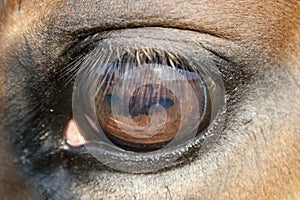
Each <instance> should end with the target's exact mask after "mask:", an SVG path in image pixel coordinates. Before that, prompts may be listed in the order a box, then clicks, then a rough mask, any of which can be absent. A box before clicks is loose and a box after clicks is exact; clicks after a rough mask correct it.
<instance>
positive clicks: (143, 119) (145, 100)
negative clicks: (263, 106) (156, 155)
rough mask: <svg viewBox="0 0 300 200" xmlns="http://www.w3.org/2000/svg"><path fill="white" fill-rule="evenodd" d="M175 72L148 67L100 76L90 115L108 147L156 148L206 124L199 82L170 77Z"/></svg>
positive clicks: (204, 94) (186, 75) (188, 77)
mask: <svg viewBox="0 0 300 200" xmlns="http://www.w3.org/2000/svg"><path fill="white" fill-rule="evenodd" d="M176 70H177V69H176ZM176 70H175V71H174V69H171V68H170V69H168V70H160V68H159V67H156V68H155V67H154V68H153V70H152V69H151V67H150V68H149V66H148V70H140V71H139V72H138V73H135V74H134V75H133V74H130V73H129V75H128V74H127V76H126V75H125V74H124V73H120V71H119V70H118V69H114V70H111V71H110V72H109V73H106V75H105V76H102V77H100V82H101V84H100V85H99V88H98V90H97V94H96V97H95V102H96V103H95V112H96V116H97V119H98V121H99V123H100V126H101V128H102V130H103V131H104V133H105V134H106V136H107V137H108V138H109V139H110V140H111V141H112V142H113V143H114V144H116V145H118V146H120V147H122V148H124V149H127V150H134V151H150V150H156V149H159V148H162V147H163V146H165V145H167V144H168V143H169V142H171V141H172V140H173V139H174V138H175V137H185V136H186V134H190V132H191V131H194V132H195V131H196V134H197V133H199V132H200V131H202V130H203V129H205V128H206V127H207V126H208V122H207V121H208V120H207V119H208V118H209V115H208V114H207V112H206V109H207V102H208V101H207V91H206V87H205V84H203V81H202V80H201V79H200V78H201V77H200V76H195V74H194V73H191V72H185V71H183V72H182V71H181V74H180V75H174V73H177V74H178V72H177V71H176ZM190 74H192V75H193V76H191V75H190ZM124 76H125V77H126V78H124ZM178 77H179V78H178ZM195 106H196V107H195ZM195 108H196V109H195ZM195 112H196V114H195Z"/></svg>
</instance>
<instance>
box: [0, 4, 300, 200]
mask: <svg viewBox="0 0 300 200" xmlns="http://www.w3.org/2000/svg"><path fill="white" fill-rule="evenodd" d="M57 2H58V1H47V2H45V4H40V5H38V3H36V4H35V6H33V5H32V4H31V3H30V1H29V0H26V1H23V2H22V7H21V8H22V9H21V11H20V12H19V13H18V12H15V11H14V10H15V9H18V8H19V7H18V4H14V1H10V2H9V5H8V7H9V6H11V9H8V11H7V13H9V15H8V14H7V15H3V16H4V18H5V20H1V21H2V22H3V21H5V24H1V28H0V30H1V32H0V41H5V43H4V45H3V46H1V47H0V57H1V60H2V61H0V64H1V67H2V66H5V67H7V68H8V67H9V66H8V64H9V62H8V58H7V57H9V55H11V54H14V53H13V52H11V51H12V49H14V48H13V47H15V45H17V44H22V43H24V37H26V38H27V39H28V41H29V45H30V46H31V47H34V49H33V52H34V53H35V55H37V56H34V59H35V61H36V62H37V63H45V62H46V60H47V59H49V57H50V58H52V59H55V58H57V57H59V55H61V52H62V51H63V49H64V48H65V46H64V45H65V44H66V43H68V42H70V41H72V40H73V39H74V38H76V34H77V33H81V32H83V30H84V29H87V28H88V29H90V28H93V27H95V26H98V27H99V29H95V30H94V31H99V30H104V29H107V28H108V29H113V28H118V29H119V28H125V27H127V26H131V27H139V26H146V25H147V26H166V27H180V28H182V29H185V28H187V29H191V30H197V31H200V32H201V31H203V32H205V33H213V34H214V35H217V36H219V37H220V38H221V39H220V40H222V38H223V37H224V38H226V39H227V40H230V41H231V40H233V41H235V44H238V45H242V44H244V45H245V47H246V48H245V49H246V50H247V51H249V52H251V51H250V50H251V47H253V48H254V49H255V53H253V54H252V55H249V56H250V57H247V58H245V59H244V62H245V63H246V62H248V65H250V66H251V64H252V63H251V62H254V61H252V60H253V59H256V58H257V59H258V60H259V61H256V62H259V63H260V66H263V64H265V66H264V67H265V68H264V69H261V73H263V72H264V74H263V75H262V77H263V78H264V79H262V80H261V81H260V82H257V80H258V79H259V78H257V80H253V81H252V82H251V83H249V85H248V88H246V89H244V90H243V91H242V92H244V93H245V92H249V94H246V93H245V94H244V96H245V98H244V99H242V101H241V102H240V103H238V104H237V105H235V107H234V108H232V110H234V112H233V113H229V116H230V119H232V120H231V121H230V122H229V123H230V124H228V125H227V129H226V130H225V131H224V136H223V137H224V138H222V139H221V140H220V141H218V144H217V145H215V146H214V147H213V148H212V149H211V150H210V152H208V153H207V154H206V155H203V157H201V158H200V159H199V160H196V161H195V162H193V163H191V164H189V165H186V166H183V167H182V168H179V169H178V168H176V169H173V170H170V171H167V172H164V173H161V174H151V175H131V174H122V173H115V172H106V171H104V172H103V173H99V171H92V172H91V173H90V174H88V177H84V179H90V180H92V182H91V183H90V184H89V185H80V184H79V185H76V184H75V185H74V189H73V190H72V191H74V192H78V194H76V196H77V197H78V198H81V199H90V198H91V197H92V198H93V199H99V198H112V199H114V198H115V199H120V198H121V197H123V198H124V199H131V198H137V199H145V198H146V199H158V198H160V199H165V198H169V194H172V199H189V198H190V199H289V198H296V197H295V196H296V195H297V194H298V195H299V192H297V191H299V190H300V187H299V182H300V174H299V169H300V160H299V158H300V153H299V152H300V149H299V142H300V138H299V135H300V134H299V125H298V119H299V118H300V116H299V110H300V108H299V105H298V101H299V98H298V97H299V96H300V92H299V80H300V79H299V74H300V73H299V65H300V63H299V57H300V55H299V42H298V43H297V42H295V41H299V32H300V31H299V27H296V26H297V25H298V26H299V23H298V24H297V22H299V12H297V10H300V9H299V5H300V3H299V2H297V3H294V4H293V5H294V6H289V4H288V2H287V1H265V2H262V1H252V2H249V1H236V2H234V1H199V2H200V4H199V5H198V4H197V3H192V1H178V0H176V1H173V2H171V3H170V2H159V3H158V2H157V1H151V2H150V1H145V3H144V4H139V3H137V2H135V1H127V2H126V3H124V2H125V1H122V2H120V1H110V2H109V3H107V1H102V2H100V3H99V7H101V6H103V7H105V9H104V11H103V12H100V11H99V10H101V9H99V7H97V5H96V6H94V5H95V4H96V3H95V1H93V2H92V1H85V2H80V1H69V2H67V1H64V2H63V4H61V5H60V6H57V5H56V4H57ZM291 2H295V1H291ZM64 3H65V4H64ZM101 3H102V4H101ZM74 4H76V6H74ZM85 4H86V5H85ZM91 4H93V6H94V9H95V10H92V8H91V6H90V5H91ZM124 4H125V5H124ZM77 5H78V6H77ZM158 5H159V6H158ZM290 5H291V4H290ZM193 6H196V8H195V7H193ZM210 7H213V9H211V8H210ZM111 8H113V9H115V11H112V9H111ZM36 10H39V11H36ZM182 10H185V11H188V13H189V14H188V15H187V14H186V12H183V11H182ZM294 10H296V11H294ZM78 12H82V13H78ZM283 13H284V14H283ZM100 14H102V15H100ZM98 15H100V17H99V16H98ZM3 16H2V17H3ZM23 16H26V17H23ZM171 18H172V19H171ZM198 18H200V20H199V19H198ZM103 19H105V20H103ZM133 19H134V20H133ZM220 19H222V20H224V23H223V24H220V23H219V22H220ZM191 21H192V22H194V23H195V24H191ZM206 23H207V24H206ZM83 24H85V27H83V26H82V25H83ZM3 30H5V31H3ZM45 30H46V32H44V31H45ZM293 30H294V31H293ZM47 31H48V32H47ZM51 31H54V33H52V32H51ZM55 31H56V32H55ZM51 34H53V35H51ZM65 36H67V38H65ZM202 39H203V38H201V40H202ZM208 40H209V39H208ZM216 40H217V39H216ZM215 43H217V42H215ZM215 43H214V42H211V44H210V45H211V46H212V47H213V46H214V45H215ZM1 45H2V44H1ZM46 45H48V48H44V47H45V46H46ZM206 45H207V46H209V44H208V43H206ZM20 46H21V45H20ZM228 46H230V45H228ZM21 47H22V46H21ZM221 48H223V49H226V45H225V47H221ZM49 50H51V51H49ZM238 50H240V49H238ZM238 50H237V53H238V52H239V51H238ZM224 52H225V51H224ZM297 52H298V53H297ZM47 53H48V54H49V55H47V56H45V55H46V54H47ZM6 56H7V57H6ZM251 56H252V57H251ZM272 63H276V64H278V65H273V64H272ZM292 66H294V67H292ZM3 68H4V67H2V68H0V77H1V75H4V73H2V72H3V71H1V70H3ZM273 70H274V71H273ZM285 72H286V73H285ZM1 80H3V78H0V81H1ZM0 85H1V86H2V87H3V85H4V84H3V83H2V84H0ZM266 94H267V95H266ZM291 94H292V95H291ZM1 96H2V95H1ZM1 103H2V102H1ZM2 105H3V104H2ZM0 109H3V107H0ZM0 113H3V112H2V110H1V112H0ZM1 117H3V116H1ZM249 119H251V121H250V123H248V124H246V125H245V124H244V122H245V121H249ZM1 121H2V120H1ZM287 122H289V124H288V126H286V123H287ZM283 133H284V134H283ZM2 135H3V134H2ZM2 141H3V140H2ZM3 143H4V142H3ZM3 145H4V144H3ZM4 159H6V158H4ZM191 174H192V175H191ZM185 183H189V184H185ZM157 188H160V190H157ZM165 188H168V190H169V191H170V193H169V192H168V191H166V189H165ZM0 192H1V190H0ZM2 193H3V192H2ZM2 193H1V194H2Z"/></svg>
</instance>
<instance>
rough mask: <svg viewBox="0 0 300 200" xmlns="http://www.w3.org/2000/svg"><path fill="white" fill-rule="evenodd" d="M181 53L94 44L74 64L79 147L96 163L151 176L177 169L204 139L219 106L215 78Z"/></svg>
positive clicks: (218, 85) (208, 66) (220, 96)
mask: <svg viewBox="0 0 300 200" xmlns="http://www.w3.org/2000/svg"><path fill="white" fill-rule="evenodd" d="M116 46H117V45H116ZM180 48H181V47H180ZM180 48H178V50H179V51H175V53H173V52H172V53H171V52H170V51H166V50H161V49H164V48H163V47H160V48H157V49H156V48H140V49H136V48H125V47H123V48H121V47H119V46H117V47H115V48H112V47H111V41H108V42H107V43H105V42H104V41H101V45H99V46H98V47H97V48H96V49H95V50H94V51H93V52H91V53H90V54H89V55H88V57H87V58H86V59H85V61H84V62H83V63H82V64H81V68H80V70H79V72H78V74H77V77H76V81H75V86H74V91H73V116H74V119H75V121H76V124H77V126H78V127H79V129H80V131H81V133H82V135H83V136H84V138H85V140H87V141H89V142H88V144H87V145H85V147H86V149H87V150H88V152H90V153H91V154H92V155H94V156H95V157H96V158H97V159H98V160H100V161H101V162H102V163H104V164H106V165H109V166H110V167H112V168H114V169H117V170H121V171H127V172H150V171H157V170H159V169H162V168H165V167H169V166H172V165H175V164H178V163H180V159H179V158H180V157H181V156H182V155H183V153H185V152H186V151H188V149H189V147H191V146H192V145H194V144H196V143H199V142H200V140H201V141H203V140H204V139H205V138H207V137H209V136H210V130H211V129H214V128H215V125H216V124H217V123H216V120H218V119H217V116H218V115H219V114H220V112H221V110H222V108H223V105H224V87H223V82H222V79H221V76H220V74H219V72H218V71H217V70H216V69H215V68H216V67H215V66H213V65H211V63H209V62H204V63H203V62H200V61H199V58H197V57H196V59H194V58H190V57H188V56H187V54H185V53H184V52H185V51H184V50H182V49H180ZM187 48H189V47H187ZM173 51H174V49H173ZM204 55H205V56H206V59H207V58H208V57H207V52H206V54H204ZM202 56H203V55H202ZM201 59H203V58H201V57H200V60H201ZM203 60H204V59H203ZM211 122H214V123H211Z"/></svg>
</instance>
